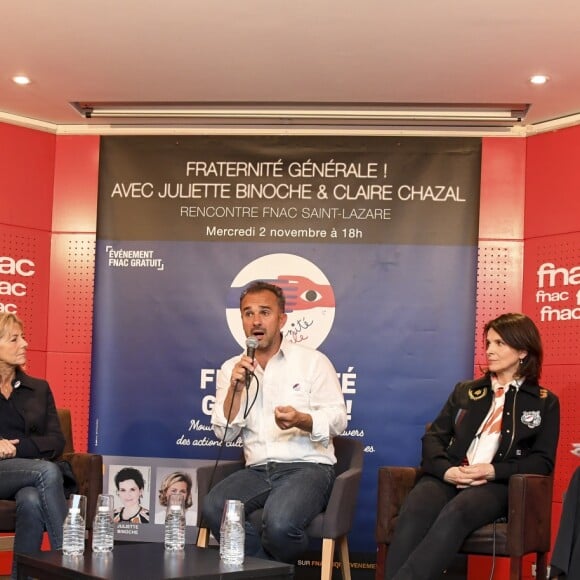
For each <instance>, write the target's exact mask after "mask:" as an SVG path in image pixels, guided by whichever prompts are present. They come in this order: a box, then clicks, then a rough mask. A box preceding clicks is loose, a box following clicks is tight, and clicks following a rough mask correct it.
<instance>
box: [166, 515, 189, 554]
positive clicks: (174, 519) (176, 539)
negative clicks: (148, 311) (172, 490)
mask: <svg viewBox="0 0 580 580" xmlns="http://www.w3.org/2000/svg"><path fill="white" fill-rule="evenodd" d="M184 547H185V514H184V513H183V508H182V507H181V506H179V505H170V506H168V510H167V514H166V516H165V549H166V550H167V551H168V552H180V551H182V550H183V549H184Z"/></svg>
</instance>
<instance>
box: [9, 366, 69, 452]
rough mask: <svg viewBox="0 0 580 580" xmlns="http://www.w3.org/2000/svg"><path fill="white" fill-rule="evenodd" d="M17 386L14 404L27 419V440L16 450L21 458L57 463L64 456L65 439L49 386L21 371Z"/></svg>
mask: <svg viewBox="0 0 580 580" xmlns="http://www.w3.org/2000/svg"><path fill="white" fill-rule="evenodd" d="M14 385H15V387H16V388H15V389H14V391H13V392H12V395H11V398H12V402H13V405H14V408H15V409H16V410H17V411H18V413H20V415H21V416H22V417H23V419H24V437H22V438H21V440H20V443H19V444H18V445H17V446H16V449H17V456H18V457H26V458H31V459H36V458H38V459H39V458H44V459H56V458H57V457H59V456H60V455H61V454H62V452H63V449H64V446H65V439H64V435H63V433H62V430H61V428H60V421H59V419H58V413H57V411H56V405H55V403H54V397H53V395H52V391H51V390H50V387H49V385H48V383H47V382H46V381H45V380H42V379H36V378H34V377H31V376H29V375H27V374H26V373H25V372H24V371H22V370H17V371H16V377H15V380H14ZM16 385H17V386H16Z"/></svg>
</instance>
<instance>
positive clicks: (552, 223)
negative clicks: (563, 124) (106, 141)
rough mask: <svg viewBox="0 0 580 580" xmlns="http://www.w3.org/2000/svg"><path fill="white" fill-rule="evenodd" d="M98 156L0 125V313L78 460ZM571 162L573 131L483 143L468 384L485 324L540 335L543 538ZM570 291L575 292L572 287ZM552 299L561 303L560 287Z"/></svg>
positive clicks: (573, 344) (78, 144)
mask: <svg viewBox="0 0 580 580" xmlns="http://www.w3.org/2000/svg"><path fill="white" fill-rule="evenodd" d="M98 155H99V137H96V136H88V137H87V136H54V135H50V134H46V133H42V132H38V131H33V130H30V129H24V128H20V127H15V126H11V125H6V124H0V256H9V257H12V258H14V259H15V260H22V259H25V260H31V261H33V262H34V263H35V273H34V275H33V276H19V275H16V274H15V275H10V274H5V273H0V280H10V281H11V282H15V283H17V284H25V285H26V291H27V293H26V295H25V296H12V297H10V296H8V297H7V296H0V303H5V304H10V303H16V305H17V307H18V313H19V315H20V316H21V317H22V318H23V319H24V322H25V325H26V332H27V335H28V338H29V341H30V356H29V370H30V372H31V373H33V374H37V375H39V376H46V377H47V379H48V380H49V382H50V384H51V386H52V388H53V390H54V392H55V396H56V399H57V404H58V405H60V406H66V407H69V408H71V410H72V413H73V422H74V423H73V424H74V428H75V433H74V436H75V447H76V449H77V450H80V451H83V450H86V448H87V437H88V401H89V386H90V361H91V334H92V309H93V279H94V258H95V229H96V200H97V178H98ZM579 161H580V128H578V127H576V128H572V129H566V130H563V131H559V132H555V133H549V134H545V135H539V136H534V137H531V138H528V139H523V138H518V139H511V138H485V139H483V151H482V178H481V207H480V232H479V262H478V281H477V293H478V295H477V313H476V337H475V341H476V342H475V344H476V356H475V361H474V373H475V374H479V371H478V369H479V366H480V365H483V364H484V362H485V357H484V350H483V342H482V340H481V331H482V328H483V325H484V324H485V322H486V321H487V320H489V319H490V318H493V317H495V316H497V315H498V314H500V313H502V312H506V311H520V310H521V311H524V312H526V313H528V314H529V315H530V316H532V317H533V318H534V320H535V321H536V322H537V323H538V324H539V326H540V327H541V328H540V329H541V332H542V335H543V338H544V343H545V348H546V352H547V356H546V365H545V372H544V380H543V383H544V384H545V385H546V386H547V387H548V388H551V389H553V390H554V391H555V392H556V393H557V394H558V395H559V396H560V397H561V399H562V438H561V445H560V451H559V457H558V466H557V472H556V490H555V504H554V528H556V526H557V521H558V520H559V515H560V512H561V492H562V490H563V489H564V488H565V485H566V484H567V481H568V479H569V475H570V473H571V470H572V468H573V467H574V466H575V465H576V464H577V459H576V458H575V456H573V455H572V454H571V453H570V446H571V443H572V442H573V441H574V437H575V436H576V433H574V428H575V423H574V418H573V416H572V409H574V408H575V403H576V397H577V390H576V389H575V388H574V386H575V385H577V384H578V382H579V380H578V379H579V377H580V369H579V364H578V361H579V360H580V357H579V356H578V349H579V347H578V345H579V344H580V341H579V340H578V338H579V334H580V332H579V331H580V329H579V324H580V323H579V322H578V320H571V321H566V322H565V323H563V324H560V323H558V324H555V323H553V322H550V323H548V322H542V321H541V320H540V318H539V314H538V312H539V310H538V303H537V301H536V292H537V268H538V265H539V264H542V263H546V262H551V263H555V264H556V266H558V267H564V268H567V269H568V270H570V269H572V268H574V267H578V264H579V262H580V260H579V250H578V248H579V247H580V243H579V242H580V196H578V195H577V193H576V191H575V186H576V189H577V183H578V182H579V181H580V163H579ZM25 273H26V272H25ZM576 279H578V280H579V282H578V284H579V285H578V289H580V275H577V276H576ZM568 282H570V280H568ZM573 288H574V286H573V285H571V284H570V283H569V284H568V286H567V289H568V290H570V291H571V290H573ZM557 290H559V291H564V289H563V287H562V284H560V285H559V286H558V288H557ZM570 293H571V292H570ZM574 300H576V298H574ZM576 438H577V437H576ZM577 439H578V438H577ZM554 532H555V529H554ZM500 560H501V559H500ZM506 566H507V563H505V562H501V561H500V562H498V563H496V573H495V576H494V577H495V578H498V579H499V578H503V577H505V576H506V572H505V571H506V570H507V567H506ZM527 569H529V570H531V566H529V567H528V568H527ZM488 574H489V559H485V558H477V559H473V558H472V559H471V560H470V574H469V578H470V580H479V578H482V579H483V578H487V575H488ZM528 577H530V578H531V573H530V575H529V576H528Z"/></svg>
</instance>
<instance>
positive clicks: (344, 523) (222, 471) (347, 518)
mask: <svg viewBox="0 0 580 580" xmlns="http://www.w3.org/2000/svg"><path fill="white" fill-rule="evenodd" d="M333 443H334V449H335V454H336V460H337V463H336V466H335V472H336V479H335V481H334V485H333V487H332V492H331V494H330V498H329V500H328V505H327V506H326V510H325V511H324V512H322V513H321V514H318V515H317V516H316V517H315V518H314V520H312V522H311V523H310V525H309V526H308V529H307V533H308V535H309V536H310V537H311V538H321V539H322V557H321V564H322V565H321V570H320V578H321V580H331V578H332V569H333V560H334V549H335V546H336V542H338V548H339V556H340V562H341V570H342V577H343V579H344V580H350V578H351V575H350V558H349V552H348V541H347V534H348V532H349V531H350V527H351V525H352V521H353V519H354V512H355V508H356V500H357V496H358V488H359V483H360V479H361V476H362V467H363V459H364V448H363V445H362V443H361V442H360V441H359V440H357V439H353V438H350V437H343V436H338V437H335V438H334V439H333ZM243 466H244V464H243V462H229V463H227V464H221V465H219V466H218V470H217V472H216V474H215V476H214V477H213V480H214V481H213V483H217V482H218V481H220V480H221V479H223V478H224V477H225V476H226V475H228V474H229V473H232V472H233V471H236V470H237V469H241V468H242V467H243ZM212 471H213V466H208V467H201V468H198V470H197V477H198V480H197V483H198V501H199V504H198V505H199V506H200V507H201V505H202V504H201V502H202V501H203V498H204V497H205V495H206V494H207V492H208V491H209V488H210V481H211V479H212V476H211V475H212ZM198 511H199V512H200V513H199V515H198V526H200V530H199V536H198V541H197V545H198V547H202V548H205V547H206V546H207V544H208V540H209V530H208V529H207V528H205V527H203V522H201V509H200V510H198ZM261 517H262V510H257V511H255V512H254V513H253V514H252V515H251V516H250V519H251V521H252V522H254V523H256V524H258V525H259V522H260V521H261Z"/></svg>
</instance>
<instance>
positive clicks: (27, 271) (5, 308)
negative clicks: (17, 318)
mask: <svg viewBox="0 0 580 580" xmlns="http://www.w3.org/2000/svg"><path fill="white" fill-rule="evenodd" d="M34 274H35V265H34V262H33V261H32V260H28V259H27V258H22V259H20V260H16V259H14V258H12V257H10V256H0V276H21V277H22V278H29V277H31V276H34ZM26 292H27V288H26V284H25V283H24V282H20V281H18V280H14V279H13V278H11V279H9V280H5V279H2V278H0V312H11V313H13V314H15V313H16V312H17V310H18V307H17V306H16V304H15V303H14V302H11V301H12V300H16V298H22V297H24V296H26Z"/></svg>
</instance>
